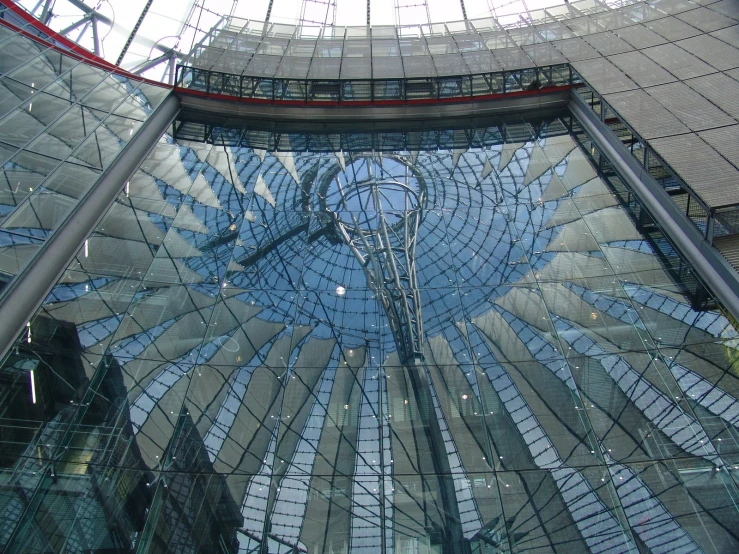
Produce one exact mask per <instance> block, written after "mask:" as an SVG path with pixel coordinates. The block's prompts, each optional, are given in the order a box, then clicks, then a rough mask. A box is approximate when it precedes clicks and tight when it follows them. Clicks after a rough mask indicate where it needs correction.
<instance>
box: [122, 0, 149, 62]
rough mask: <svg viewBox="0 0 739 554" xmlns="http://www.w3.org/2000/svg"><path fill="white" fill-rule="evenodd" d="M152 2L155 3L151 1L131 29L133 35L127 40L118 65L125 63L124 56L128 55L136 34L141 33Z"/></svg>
mask: <svg viewBox="0 0 739 554" xmlns="http://www.w3.org/2000/svg"><path fill="white" fill-rule="evenodd" d="M152 2H154V0H149V1H148V2H147V3H146V5H145V6H144V9H143V10H141V15H139V19H138V21H136V25H134V26H133V29H131V34H130V35H128V39H126V44H124V45H123V48H122V49H121V53H120V54H119V55H118V60H117V61H116V62H115V64H116V65H121V62H122V61H123V56H125V55H126V52H128V48H129V47H130V46H131V43H132V42H133V39H134V37H135V36H136V33H138V32H139V27H141V24H142V23H143V22H144V18H145V17H146V14H147V13H149V8H151V4H152Z"/></svg>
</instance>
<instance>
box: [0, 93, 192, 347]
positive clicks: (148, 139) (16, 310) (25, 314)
mask: <svg viewBox="0 0 739 554" xmlns="http://www.w3.org/2000/svg"><path fill="white" fill-rule="evenodd" d="M179 109H180V101H179V99H178V98H177V97H176V96H175V95H174V94H170V95H169V96H168V97H167V98H166V100H164V102H162V104H161V105H160V106H159V107H157V108H156V110H154V113H152V115H151V116H150V117H149V119H148V120H147V121H146V123H144V125H142V127H141V129H139V132H138V133H136V135H135V136H134V137H133V138H132V139H131V141H130V142H129V143H128V144H127V145H126V146H125V147H124V148H123V150H122V151H121V153H120V154H119V155H118V157H117V158H116V159H115V161H113V163H112V164H111V165H110V166H109V167H108V168H107V169H106V170H105V171H104V172H103V173H102V175H100V177H99V178H98V180H97V181H96V182H95V184H94V185H93V186H92V187H91V188H90V190H88V191H87V193H85V195H84V196H83V197H82V198H81V199H80V201H79V202H78V203H77V205H76V206H75V207H74V209H73V210H72V212H71V213H70V214H69V216H67V218H66V219H65V220H64V221H63V222H62V224H61V225H60V226H59V228H58V229H57V230H56V231H55V232H54V234H52V235H51V237H49V239H48V240H47V241H46V242H45V243H44V245H43V246H42V247H41V248H40V249H39V251H38V253H37V254H36V256H35V257H34V258H33V259H32V260H31V261H30V262H29V263H28V265H26V267H24V268H23V270H22V271H21V272H20V273H19V274H18V275H17V276H16V277H15V279H13V280H12V281H11V282H10V284H9V285H8V287H7V288H6V289H5V290H4V291H3V294H2V296H0V321H2V325H0V360H2V359H4V357H5V355H6V354H7V352H8V351H9V350H10V348H12V346H13V344H14V342H15V340H16V338H17V337H18V336H19V335H20V334H21V332H22V331H23V329H24V327H25V326H26V323H28V321H30V319H31V318H32V317H33V315H34V314H35V313H36V310H37V309H38V308H39V306H41V304H42V302H43V301H44V299H45V298H46V296H47V295H48V294H49V292H51V289H52V288H53V287H54V285H55V284H56V283H57V281H58V280H59V278H60V277H61V276H62V274H63V273H64V271H65V270H66V269H67V267H68V266H69V264H70V263H71V262H72V260H73V259H74V256H75V255H76V254H77V252H78V251H79V249H80V248H81V247H82V244H83V243H84V241H85V239H86V238H87V237H88V236H89V235H90V233H92V231H93V230H94V229H95V227H96V226H97V224H98V223H99V222H100V220H101V219H102V218H103V216H104V215H105V213H106V212H107V211H108V208H110V206H111V205H112V204H113V202H114V201H115V199H116V198H117V197H118V194H119V193H120V192H121V190H122V189H123V185H124V184H125V183H126V181H127V180H128V179H130V177H131V176H132V175H133V173H134V171H136V169H138V167H139V165H140V164H141V162H142V160H143V159H144V157H145V156H146V155H147V154H148V153H149V151H150V150H151V149H152V148H153V147H154V145H155V144H156V143H157V141H158V140H159V138H160V137H161V136H162V134H163V133H164V132H165V131H166V130H167V128H168V126H169V125H170V124H171V123H172V120H173V119H174V118H175V116H176V115H177V112H178V111H179Z"/></svg>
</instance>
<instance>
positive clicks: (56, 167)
mask: <svg viewBox="0 0 739 554" xmlns="http://www.w3.org/2000/svg"><path fill="white" fill-rule="evenodd" d="M0 51H2V55H1V56H0V289H1V288H4V287H5V285H7V283H8V282H9V281H10V280H12V279H13V278H14V277H15V276H16V275H17V274H18V273H19V272H20V271H21V270H22V269H23V267H24V266H25V265H26V263H27V262H28V261H29V260H30V259H31V258H32V257H33V256H34V255H36V253H37V252H38V251H39V249H40V248H41V246H42V245H43V243H44V242H45V241H46V239H47V238H48V237H49V236H50V235H51V234H52V233H53V232H54V230H55V229H56V228H57V227H58V226H59V225H60V224H61V222H62V221H64V219H65V218H66V217H67V216H68V215H69V213H70V211H71V210H72V208H73V207H74V205H75V204H76V202H77V201H78V200H79V199H80V198H81V197H82V196H83V195H84V194H85V193H86V192H87V191H88V190H89V189H90V187H91V186H92V184H93V183H95V181H96V180H97V179H98V177H99V176H100V174H101V173H102V172H103V171H104V170H105V169H106V168H107V167H108V166H109V165H110V163H111V162H112V161H113V160H114V159H115V157H116V156H117V155H118V153H119V152H120V151H121V149H122V148H123V147H124V146H125V145H126V143H127V142H128V141H130V140H131V138H132V137H133V136H134V135H135V134H136V132H137V131H138V129H139V128H140V127H141V125H142V124H143V122H144V121H146V118H147V117H148V115H149V114H150V113H151V112H152V110H153V109H154V108H155V107H156V106H157V105H159V103H160V102H161V101H162V100H163V99H164V98H165V96H166V95H167V93H168V92H169V90H168V89H166V88H163V87H157V86H154V85H150V84H147V83H144V82H141V81H140V80H136V79H131V78H129V77H124V76H120V75H117V74H114V73H111V72H110V71H107V70H103V69H99V68H96V67H93V66H91V65H89V64H87V63H84V62H80V61H78V60H77V59H75V58H73V57H70V56H68V55H65V54H63V53H62V52H60V51H57V50H55V49H53V48H49V47H47V46H46V45H44V44H42V43H40V42H36V41H34V40H31V39H29V38H27V37H24V36H22V35H21V34H19V33H15V32H14V31H12V30H11V29H9V28H7V27H4V26H3V25H0Z"/></svg>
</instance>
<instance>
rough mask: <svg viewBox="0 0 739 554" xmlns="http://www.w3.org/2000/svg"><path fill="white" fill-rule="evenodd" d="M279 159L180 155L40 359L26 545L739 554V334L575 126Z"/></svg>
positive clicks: (165, 154)
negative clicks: (735, 553) (738, 481)
mask: <svg viewBox="0 0 739 554" xmlns="http://www.w3.org/2000/svg"><path fill="white" fill-rule="evenodd" d="M91 109H93V108H91ZM126 128H127V127H126V126H125V125H124V126H122V127H116V128H115V129H124V130H125V129H126ZM116 132H119V131H116ZM265 136H267V134H266V133H261V134H260V132H258V131H257V130H253V129H252V130H249V129H247V130H244V129H216V130H213V129H212V130H211V133H210V134H209V135H208V136H207V138H208V140H209V141H210V142H193V141H187V140H184V139H182V138H178V139H177V140H175V139H173V138H172V137H170V136H165V137H162V140H161V141H160V142H159V143H158V144H157V145H156V147H155V148H154V150H153V151H152V152H151V153H150V154H149V155H148V156H147V158H146V159H145V160H144V162H143V163H142V165H141V167H140V168H139V169H138V170H137V172H136V174H135V175H134V177H133V178H131V180H130V181H129V182H128V183H127V184H126V186H125V188H124V190H123V191H122V192H121V194H120V196H119V197H118V199H117V201H116V202H115V204H114V205H113V206H112V208H111V209H110V210H109V212H108V213H107V214H106V215H105V217H104V219H103V220H102V221H101V223H100V224H99V225H98V227H97V228H96V229H95V231H94V233H93V234H92V235H91V236H90V237H89V238H88V239H87V240H86V241H85V243H84V245H83V247H82V248H81V249H80V251H79V253H78V255H77V257H76V259H75V260H74V262H73V263H72V264H71V265H70V266H69V267H68V269H67V271H66V272H65V274H64V275H63V277H62V279H61V280H60V282H59V283H58V284H57V285H56V287H55V288H54V289H53V291H52V292H51V293H50V295H49V296H48V298H47V300H46V302H45V303H44V305H43V306H42V308H41V310H40V311H39V312H38V314H37V315H36V317H35V318H34V319H33V320H32V321H31V322H30V323H29V326H28V328H27V329H26V332H25V333H24V334H23V335H22V336H21V337H19V339H18V342H17V345H16V348H15V349H14V350H13V351H12V352H11V354H10V355H9V357H8V358H7V359H6V360H5V361H4V363H3V365H2V368H1V369H0V378H2V380H3V383H4V385H5V386H4V388H3V391H4V392H3V397H2V399H0V406H1V407H2V410H3V412H2V435H0V437H1V440H2V448H1V449H0V451H1V452H2V455H1V457H0V461H1V463H2V466H1V467H2V471H1V472H0V479H2V485H3V486H2V488H1V489H0V493H1V496H0V513H2V514H3V517H2V519H0V544H2V545H4V546H5V547H7V548H10V549H15V551H23V552H48V551H54V552H56V551H77V550H79V551H88V552H128V551H130V550H134V549H136V551H137V552H204V553H205V552H217V551H222V552H233V553H236V552H242V553H265V552H270V553H288V552H290V553H292V552H308V553H318V552H322V553H339V552H341V553H346V552H352V553H370V552H371V553H374V552H383V553H387V554H390V553H432V552H433V553H442V552H443V553H451V552H455V553H456V552H466V553H470V554H471V553H497V552H612V553H622V552H634V553H637V552H699V551H702V552H732V551H736V550H737V549H739V531H737V529H739V513H738V511H737V506H736V501H737V497H738V494H737V484H736V478H737V476H739V442H738V441H739V400H738V398H739V396H738V395H739V373H737V369H736V361H737V352H739V351H738V350H737V349H738V348H739V344H738V343H737V339H739V334H738V333H737V329H736V326H735V325H734V324H733V323H732V321H731V320H730V319H729V318H728V317H727V316H726V314H725V313H724V312H723V310H722V309H721V307H720V306H719V305H718V304H717V303H716V301H715V300H714V299H712V298H711V296H710V294H708V293H707V291H706V290H705V289H703V288H702V286H701V285H700V283H699V282H697V281H696V279H695V276H694V275H693V274H692V273H690V271H689V269H688V270H685V271H684V272H682V273H680V272H678V271H677V270H676V267H678V266H676V265H675V263H674V262H673V260H674V259H676V258H677V257H678V255H677V254H676V253H674V251H672V252H670V251H669V250H668V247H669V244H668V243H666V241H665V239H664V237H663V236H662V235H661V234H660V231H659V229H658V228H657V227H655V226H654V225H653V224H651V220H648V219H647V218H646V216H644V214H642V215H641V216H639V213H637V211H636V208H635V207H634V206H633V205H630V204H629V203H628V202H626V201H625V200H624V191H623V186H622V184H621V183H620V181H619V179H618V177H617V176H616V175H614V174H613V173H612V172H610V171H609V170H608V167H607V164H604V160H603V159H602V158H600V157H597V156H596V157H595V158H593V156H595V154H594V153H593V152H594V151H593V150H591V149H590V148H585V147H584V145H587V138H586V137H584V136H583V135H582V134H581V133H580V132H579V131H578V127H577V124H576V123H575V122H573V120H572V118H571V117H570V116H569V115H567V114H563V115H561V116H560V117H550V118H547V119H543V120H542V119H536V120H530V121H525V120H515V121H512V122H507V123H505V124H503V123H500V124H498V123H495V124H493V123H491V124H489V125H478V126H476V127H464V126H460V124H459V123H457V125H456V126H454V125H452V124H450V126H449V128H440V129H435V130H433V131H414V132H413V133H406V132H404V131H402V130H401V131H398V132H397V133H395V134H392V133H385V134H384V135H381V136H380V135H371V134H364V135H362V134H359V133H357V134H353V135H350V134H347V135H306V134H304V133H303V134H299V133H295V134H291V133H287V132H286V133H283V134H276V135H270V136H271V138H270V139H269V141H267V142H270V143H271V144H272V147H271V148H270V147H265V144H264V143H263V142H259V140H257V139H255V140H253V141H250V139H249V137H257V138H258V137H261V138H262V139H264V137H265ZM273 139H274V140H273ZM393 141H395V144H398V145H406V146H407V145H409V144H413V145H414V146H413V147H412V148H407V147H406V146H398V147H393V146H392V144H393ZM352 143H354V144H357V145H359V146H358V147H352V146H351V145H352ZM365 144H370V145H372V144H382V145H383V148H376V149H373V148H372V147H371V146H370V147H369V148H366V147H364V146H363V145H365ZM275 145H278V147H277V148H275ZM311 145H313V146H311ZM85 160H86V166H85V168H86V170H87V171H94V170H95V167H96V166H95V165H94V164H93V163H92V161H91V158H85ZM67 163H72V162H67ZM599 168H600V170H599ZM61 186H62V185H60V187H61ZM34 236H35V235H32V234H30V233H29V237H28V240H29V241H30V240H32V239H33V238H34ZM666 252H667V254H666ZM670 256H671V257H670ZM681 267H682V266H681Z"/></svg>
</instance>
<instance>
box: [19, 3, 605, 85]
mask: <svg viewBox="0 0 739 554" xmlns="http://www.w3.org/2000/svg"><path fill="white" fill-rule="evenodd" d="M18 3H19V5H21V6H22V7H23V8H24V9H26V10H27V11H28V12H30V13H32V14H33V15H34V16H35V17H37V18H38V19H40V20H41V21H42V22H43V23H45V24H46V25H48V26H49V27H50V28H52V29H53V30H54V31H56V32H57V33H60V34H61V35H64V36H66V37H67V38H69V39H71V40H73V41H75V42H76V43H78V44H80V45H81V46H83V47H85V48H87V49H89V50H90V51H91V52H94V53H96V54H97V55H99V56H100V57H102V58H104V59H105V60H107V61H109V62H111V63H115V64H117V65H120V66H121V67H122V68H124V69H126V70H128V71H132V72H135V73H140V74H142V75H144V76H146V77H149V78H152V79H155V80H162V81H167V80H168V69H167V68H165V67H164V66H165V65H168V64H166V63H165V62H169V61H171V60H172V59H173V58H177V59H178V60H181V59H183V58H184V57H186V55H187V54H188V53H189V52H190V51H191V50H192V49H193V48H194V47H195V46H196V45H198V43H199V42H200V41H202V40H203V39H204V38H205V37H206V36H207V34H208V32H209V31H210V30H211V29H213V28H216V27H220V26H222V25H223V22H224V20H229V19H230V22H232V21H233V20H241V21H240V23H242V24H243V23H246V22H247V21H249V22H264V21H268V22H269V23H272V24H278V25H287V26H294V27H298V28H300V29H301V31H299V32H298V33H299V34H300V35H301V36H310V37H318V36H319V35H323V34H325V29H326V28H330V29H332V31H331V35H332V36H334V37H335V36H336V35H337V32H336V31H339V34H342V35H343V31H344V28H346V27H354V26H360V27H366V26H367V25H368V24H369V25H370V26H371V27H373V28H376V27H388V26H394V27H398V28H412V29H415V31H410V32H409V36H419V35H420V34H428V33H429V32H433V34H447V33H451V32H456V31H458V30H460V29H464V28H465V23H464V21H465V20H475V19H488V20H489V18H491V17H493V18H495V19H496V20H497V22H498V23H499V24H500V25H501V26H502V27H508V26H521V25H525V24H527V23H528V22H532V21H536V20H542V19H548V18H558V17H560V16H561V15H562V14H564V13H568V12H570V11H572V8H571V7H570V5H569V4H567V2H565V0H460V1H459V2H446V1H444V0H368V1H367V2H366V4H365V3H362V4H361V8H360V9H357V8H358V4H357V3H356V2H342V1H338V0H253V1H249V2H246V1H239V0H188V1H184V2H168V1H165V0H127V1H126V2H116V1H115V0H84V1H83V0H40V1H39V0H20V1H19V2H18ZM586 4H587V5H586ZM565 5H566V6H567V7H564V6H565ZM576 5H577V6H578V9H580V10H582V11H586V12H588V11H593V10H595V11H599V10H602V9H605V8H607V5H606V4H604V3H599V2H595V1H594V0H585V2H578V3H576ZM560 12H561V13H560ZM578 13H579V12H578ZM238 23H239V22H237V23H236V24H238ZM449 23H454V25H452V26H449V25H446V24H449ZM250 27H252V25H250ZM255 28H256V27H255ZM308 28H310V29H311V30H308ZM399 34H401V36H402V35H403V34H404V33H402V32H401V33H399Z"/></svg>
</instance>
